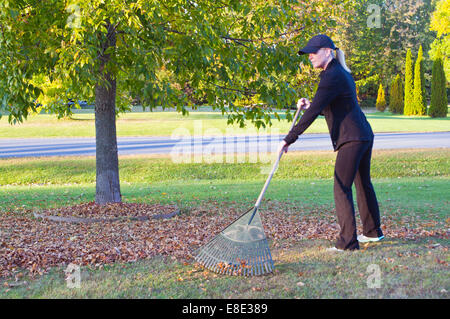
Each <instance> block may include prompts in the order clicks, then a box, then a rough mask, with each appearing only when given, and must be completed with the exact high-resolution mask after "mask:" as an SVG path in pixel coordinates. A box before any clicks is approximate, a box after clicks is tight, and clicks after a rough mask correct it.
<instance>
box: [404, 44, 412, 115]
mask: <svg viewBox="0 0 450 319" xmlns="http://www.w3.org/2000/svg"><path fill="white" fill-rule="evenodd" d="M413 85H414V83H413V68H412V57H411V49H408V51H407V52H406V61H405V106H404V108H403V114H405V115H412V107H413V102H414V92H413Z"/></svg>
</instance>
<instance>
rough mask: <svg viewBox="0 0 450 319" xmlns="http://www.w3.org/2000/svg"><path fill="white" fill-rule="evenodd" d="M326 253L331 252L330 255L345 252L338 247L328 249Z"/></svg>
mask: <svg viewBox="0 0 450 319" xmlns="http://www.w3.org/2000/svg"><path fill="white" fill-rule="evenodd" d="M326 251H327V252H330V253H340V252H343V251H344V250H343V249H339V248H336V247H331V248H327V249H326Z"/></svg>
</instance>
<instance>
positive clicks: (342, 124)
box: [284, 58, 374, 151]
mask: <svg viewBox="0 0 450 319" xmlns="http://www.w3.org/2000/svg"><path fill="white" fill-rule="evenodd" d="M319 115H324V116H325V120H326V122H327V125H328V130H329V131H330V137H331V141H332V143H333V148H334V150H335V151H337V150H338V149H339V147H340V146H341V145H342V144H344V143H346V142H350V141H372V140H373V137H374V135H373V132H372V128H371V127H370V124H369V122H368V121H367V119H366V116H365V115H364V113H363V112H362V110H361V108H360V107H359V104H358V100H357V97H356V86H355V81H354V80H353V77H352V76H351V75H350V73H348V72H347V71H345V70H344V68H343V67H342V66H341V64H340V63H339V61H338V60H336V59H334V58H333V59H332V60H331V61H330V62H329V63H328V66H327V68H326V69H325V70H324V71H322V72H321V73H320V82H319V86H318V88H317V91H316V94H315V96H314V99H313V100H312V102H311V105H310V107H309V108H308V109H307V110H306V111H305V113H304V114H303V116H302V117H301V118H300V120H299V122H298V123H297V125H295V126H294V127H293V128H292V130H291V131H290V132H289V134H288V135H286V137H285V138H284V141H285V142H286V143H287V144H288V145H290V144H292V143H294V142H295V141H296V140H297V138H298V136H299V135H301V134H302V133H303V132H304V131H305V130H306V129H307V128H308V127H309V126H310V125H311V123H312V122H314V120H315V119H316V118H317V117H318V116H319Z"/></svg>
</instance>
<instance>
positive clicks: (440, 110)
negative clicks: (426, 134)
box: [428, 51, 448, 117]
mask: <svg viewBox="0 0 450 319" xmlns="http://www.w3.org/2000/svg"><path fill="white" fill-rule="evenodd" d="M445 84H446V79H445V72H444V65H443V62H442V57H441V55H440V52H439V51H438V52H437V55H436V59H435V60H434V62H433V71H432V78H431V103H430V109H429V111H428V114H429V115H430V116H431V117H447V112H448V100H447V92H446V87H445Z"/></svg>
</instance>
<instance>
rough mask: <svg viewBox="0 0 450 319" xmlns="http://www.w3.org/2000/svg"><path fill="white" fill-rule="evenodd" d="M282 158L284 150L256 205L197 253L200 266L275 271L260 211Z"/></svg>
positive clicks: (252, 273) (233, 271) (243, 272)
mask: <svg viewBox="0 0 450 319" xmlns="http://www.w3.org/2000/svg"><path fill="white" fill-rule="evenodd" d="M299 113H300V108H298V109H297V112H296V113H295V116H294V120H293V123H292V126H291V129H292V128H293V127H294V125H295V123H296V121H297V118H298V115H299ZM282 155H283V150H280V153H279V154H278V157H277V160H276V161H275V164H274V165H273V167H272V170H271V172H270V174H269V177H268V178H267V180H266V183H265V184H264V187H263V189H262V191H261V193H260V194H259V197H258V199H257V201H256V203H255V206H254V207H252V208H250V209H249V210H247V211H246V212H245V213H244V214H242V215H241V216H240V217H238V218H237V219H236V220H235V221H234V222H233V223H231V224H230V225H228V226H227V227H226V228H225V229H223V230H222V231H221V232H220V233H219V234H218V235H217V236H216V237H214V238H213V239H212V240H211V241H209V242H208V243H207V244H205V245H204V246H203V247H200V248H199V249H198V250H197V251H196V252H195V253H194V256H195V260H196V261H197V262H198V263H200V264H201V265H203V266H204V267H206V268H208V269H210V270H212V271H214V272H217V273H220V274H227V275H238V276H257V275H263V274H267V273H271V272H272V271H273V268H274V265H273V260H272V255H271V254H270V249H269V244H268V242H267V238H266V235H265V233H264V227H263V225H262V222H261V217H260V215H259V212H258V208H259V205H260V204H261V201H262V199H263V197H264V193H265V192H266V190H267V188H268V186H269V183H270V180H271V179H272V176H273V174H274V173H275V171H276V170H277V167H278V163H279V162H280V159H281V156H282Z"/></svg>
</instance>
